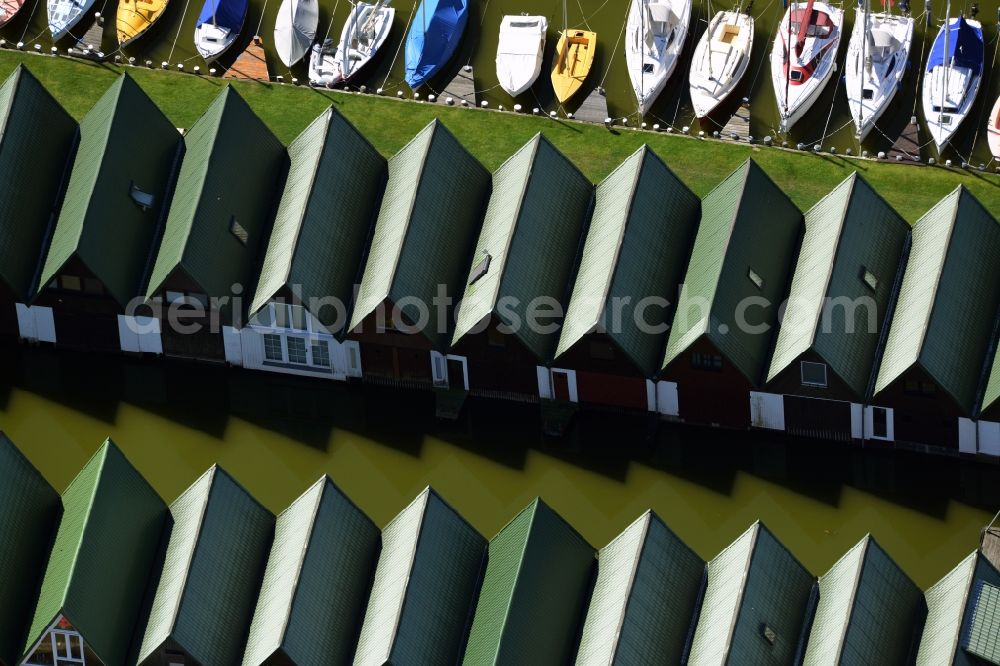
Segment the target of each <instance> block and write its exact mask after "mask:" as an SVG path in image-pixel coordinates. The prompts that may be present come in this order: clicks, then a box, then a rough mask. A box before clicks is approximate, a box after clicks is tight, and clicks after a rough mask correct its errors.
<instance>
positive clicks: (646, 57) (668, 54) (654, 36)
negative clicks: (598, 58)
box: [625, 0, 691, 114]
mask: <svg viewBox="0 0 1000 666" xmlns="http://www.w3.org/2000/svg"><path fill="white" fill-rule="evenodd" d="M690 22H691V0H632V2H631V6H630V8H629V12H628V19H627V21H626V23H625V33H626V35H625V66H626V68H627V69H628V75H629V77H630V78H631V79H632V90H633V91H634V92H635V98H636V101H638V103H639V113H640V114H644V113H646V112H647V111H649V109H650V107H652V105H653V102H655V101H656V98H657V97H658V96H659V94H660V93H661V92H663V88H664V86H666V84H667V79H669V78H670V75H671V74H672V73H673V71H674V69H675V68H676V67H677V61H678V60H679V59H680V55H681V51H683V50H684V40H685V39H686V38H687V34H688V25H689V24H690Z"/></svg>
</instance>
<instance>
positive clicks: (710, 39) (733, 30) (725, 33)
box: [688, 12, 754, 119]
mask: <svg viewBox="0 0 1000 666" xmlns="http://www.w3.org/2000/svg"><path fill="white" fill-rule="evenodd" d="M753 34H754V20H753V17H752V16H750V15H749V14H740V13H738V12H719V13H717V14H716V15H715V17H714V18H713V19H712V20H711V21H710V22H709V24H708V29H707V30H705V33H704V34H703V35H702V36H701V39H699V40H698V45H697V46H696V47H695V50H694V56H693V57H692V59H691V74H690V76H689V77H688V79H689V81H690V87H691V105H692V106H693V107H694V111H695V114H696V115H697V116H698V118H699V119H700V118H705V117H706V116H708V115H709V114H711V113H712V112H713V111H714V110H715V109H716V107H718V106H719V105H720V104H722V102H724V101H725V100H726V99H728V98H729V96H730V95H731V94H732V92H733V90H735V89H736V87H737V86H738V85H739V83H740V81H741V80H742V79H743V75H744V74H746V71H747V69H748V66H749V64H750V53H751V50H752V48H753Z"/></svg>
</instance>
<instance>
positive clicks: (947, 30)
mask: <svg viewBox="0 0 1000 666" xmlns="http://www.w3.org/2000/svg"><path fill="white" fill-rule="evenodd" d="M950 38H951V0H948V3H947V4H946V5H945V9H944V72H942V74H941V105H940V106H939V107H938V129H939V130H940V128H941V117H942V116H943V115H944V105H945V103H946V102H947V101H948V69H949V68H950V66H951V62H950V61H951V49H950V48H949V47H950V45H951V39H950Z"/></svg>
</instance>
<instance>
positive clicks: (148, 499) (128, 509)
mask: <svg viewBox="0 0 1000 666" xmlns="http://www.w3.org/2000/svg"><path fill="white" fill-rule="evenodd" d="M62 504H63V515H62V520H61V521H60V523H59V530H58V532H57V534H56V540H55V544H54V546H53V548H52V555H51V557H50V558H49V562H48V566H47V567H46V570H45V577H44V579H43V582H42V588H41V592H40V594H39V597H38V604H37V606H36V607H35V613H34V619H33V620H32V622H31V630H30V631H29V632H28V640H27V644H26V645H25V650H24V651H25V656H27V653H29V652H31V650H32V648H33V647H34V646H35V645H36V644H37V643H38V641H39V640H40V639H41V638H42V637H43V635H44V634H45V632H46V631H47V630H48V628H49V626H50V625H51V624H52V622H53V621H54V620H55V619H56V618H57V617H59V616H60V615H62V616H64V617H65V618H66V619H67V620H69V622H70V623H71V624H72V625H73V627H74V628H75V629H76V630H77V631H78V632H80V634H81V635H82V636H83V640H84V641H86V643H87V645H89V646H90V648H91V649H92V650H93V651H94V653H95V654H96V655H97V656H98V658H99V659H100V660H101V662H102V663H103V664H104V665H105V666H121V665H122V664H125V662H126V658H127V656H128V653H129V649H130V647H131V644H132V636H133V632H134V630H135V628H136V624H137V623H136V617H137V616H138V615H139V612H140V608H141V606H142V602H143V594H144V592H145V590H146V584H147V581H148V580H149V577H150V574H151V573H152V572H151V569H152V568H153V565H154V561H155V559H156V554H157V549H158V546H159V542H160V536H161V534H162V532H163V527H164V524H165V522H166V517H167V507H166V505H165V504H164V502H163V500H161V499H160V496H159V495H157V494H156V491H154V490H153V489H152V488H151V487H150V485H149V484H148V483H147V482H146V480H145V479H144V478H143V477H142V475H141V474H139V472H138V471H137V470H136V469H135V468H134V467H133V466H132V465H131V463H129V461H128V460H127V459H126V458H125V456H124V454H123V453H122V452H121V450H119V449H118V447H117V446H115V444H114V443H113V442H112V441H111V440H110V439H109V440H107V441H106V442H105V443H104V445H103V446H101V448H100V449H98V451H97V453H95V454H94V456H93V457H92V458H91V459H90V461H89V462H88V463H87V464H86V465H85V466H84V467H83V469H82V470H81V471H80V473H79V474H77V476H76V478H75V479H73V481H72V483H70V484H69V487H67V488H66V491H65V492H64V493H63V495H62Z"/></svg>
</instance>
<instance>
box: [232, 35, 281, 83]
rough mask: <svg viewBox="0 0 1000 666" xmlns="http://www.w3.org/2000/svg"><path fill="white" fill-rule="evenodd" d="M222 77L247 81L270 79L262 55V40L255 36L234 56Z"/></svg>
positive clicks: (265, 61)
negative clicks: (241, 51)
mask: <svg viewBox="0 0 1000 666" xmlns="http://www.w3.org/2000/svg"><path fill="white" fill-rule="evenodd" d="M222 78H224V79H244V80H247V81H270V80H271V74H270V72H268V71H267V59H266V58H265V56H264V42H263V41H262V40H261V38H260V35H257V36H255V37H254V38H253V39H252V40H250V43H249V44H247V47H246V49H245V50H244V51H243V53H241V54H240V55H239V57H238V58H236V62H234V63H233V64H232V66H231V67H230V68H229V69H227V70H226V73H225V74H223V76H222Z"/></svg>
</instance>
